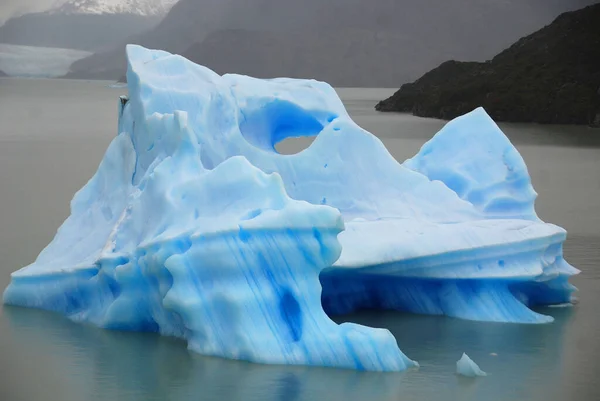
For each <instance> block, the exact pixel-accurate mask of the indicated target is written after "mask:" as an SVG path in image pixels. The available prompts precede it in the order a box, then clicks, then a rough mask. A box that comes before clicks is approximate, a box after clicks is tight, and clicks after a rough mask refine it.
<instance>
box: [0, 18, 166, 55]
mask: <svg viewBox="0 0 600 401" xmlns="http://www.w3.org/2000/svg"><path fill="white" fill-rule="evenodd" d="M159 20H160V19H159V17H146V16H141V15H134V14H102V15H90V14H49V13H31V14H25V15H22V16H20V17H16V18H11V19H9V20H8V21H6V23H5V24H4V25H2V26H0V43H7V44H13V45H23V46H39V47H58V48H65V49H77V50H87V51H99V50H101V49H103V48H106V47H108V46H112V45H114V43H117V42H118V41H120V40H122V39H123V38H126V37H129V36H131V35H134V34H137V33H140V32H143V31H145V30H148V29H151V28H153V27H154V26H156V24H158V22H159Z"/></svg>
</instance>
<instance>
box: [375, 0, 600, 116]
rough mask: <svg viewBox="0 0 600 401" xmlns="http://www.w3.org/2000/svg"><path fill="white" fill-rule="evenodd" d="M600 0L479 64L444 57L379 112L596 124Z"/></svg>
mask: <svg viewBox="0 0 600 401" xmlns="http://www.w3.org/2000/svg"><path fill="white" fill-rule="evenodd" d="M598 49H600V4H595V5H592V6H589V7H586V8H583V9H580V10H577V11H573V12H567V13H564V14H562V15H560V16H559V17H557V18H556V20H554V22H552V23H551V24H550V25H548V26H546V27H544V28H542V29H540V30H539V31H537V32H535V33H533V34H531V35H529V36H526V37H524V38H522V39H520V40H518V41H517V42H516V43H515V44H513V45H512V46H510V47H509V48H508V49H506V50H504V51H503V52H501V53H500V54H498V55H497V56H495V57H494V58H493V59H491V60H489V61H487V62H459V61H447V62H445V63H443V64H441V65H440V66H439V67H437V68H435V69H433V70H431V71H430V72H428V73H426V74H425V75H423V76H422V77H421V78H419V79H417V80H416V81H415V82H413V83H408V84H404V85H402V87H401V88H400V90H398V91H397V92H396V93H395V94H394V95H393V96H391V97H390V98H388V99H386V100H383V101H381V102H379V103H378V104H377V105H376V107H375V108H376V109H377V110H379V111H401V112H412V113H413V114H415V115H417V116H422V117H436V118H442V119H451V118H454V117H456V116H459V115H461V114H464V113H466V112H469V111H471V110H473V109H474V108H476V107H479V106H483V107H484V108H485V109H486V111H487V112H488V113H489V114H490V115H491V116H492V117H493V118H494V119H495V120H497V121H512V122H538V123H553V124H591V125H598V124H600V51H598Z"/></svg>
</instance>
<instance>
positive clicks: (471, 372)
mask: <svg viewBox="0 0 600 401" xmlns="http://www.w3.org/2000/svg"><path fill="white" fill-rule="evenodd" d="M456 374H459V375H461V376H467V377H477V376H487V373H485V372H484V371H483V370H481V369H479V366H477V364H476V363H475V362H473V360H472V359H471V358H469V356H468V355H467V354H465V353H463V354H462V357H461V358H460V359H459V360H458V361H457V362H456Z"/></svg>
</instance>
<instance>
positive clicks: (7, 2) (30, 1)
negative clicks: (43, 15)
mask: <svg viewBox="0 0 600 401" xmlns="http://www.w3.org/2000/svg"><path fill="white" fill-rule="evenodd" d="M55 2H56V0H0V22H3V21H4V20H6V19H8V18H10V17H11V16H12V15H13V14H22V13H24V12H30V11H40V10H44V9H46V8H48V7H50V6H51V5H52V4H54V3H55Z"/></svg>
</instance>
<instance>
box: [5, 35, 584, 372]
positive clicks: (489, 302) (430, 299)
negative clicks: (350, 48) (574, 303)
mask: <svg viewBox="0 0 600 401" xmlns="http://www.w3.org/2000/svg"><path fill="white" fill-rule="evenodd" d="M127 55H128V63H129V65H128V73H127V79H128V89H129V96H128V98H122V99H121V103H120V109H119V132H118V135H117V136H116V138H115V139H114V140H113V141H112V143H111V144H110V146H109V148H108V150H107V151H106V154H105V156H104V158H103V160H102V162H101V164H100V166H99V167H98V171H97V172H96V174H95V175H94V176H93V177H92V179H91V180H90V181H89V182H88V183H87V184H86V185H85V186H84V187H83V188H82V189H81V190H79V191H78V192H77V194H75V196H74V198H73V200H72V202H71V215H70V216H69V218H68V219H67V220H66V221H65V222H64V223H63V225H62V226H61V227H60V228H59V230H58V232H57V234H56V236H55V238H54V239H53V241H52V242H51V243H50V244H49V245H48V246H47V247H46V248H45V249H44V250H43V251H42V252H41V253H40V255H39V256H38V258H37V260H36V261H35V262H34V263H33V264H31V265H29V266H26V267H24V268H22V269H21V270H18V271H16V272H14V273H13V274H12V280H11V283H10V285H9V286H8V287H7V289H6V290H5V292H4V302H5V303H6V304H11V305H18V306H25V307H33V308H41V309H46V310H51V311H55V312H59V313H62V314H64V315H66V316H68V317H69V318H70V319H72V320H75V321H80V322H88V323H92V324H94V325H97V326H99V327H103V328H107V329H117V330H139V331H150V332H157V333H160V334H162V335H169V336H176V337H180V338H183V339H185V340H187V342H188V346H189V348H190V349H192V350H193V351H196V352H199V353H201V354H205V355H214V356H222V357H226V358H233V359H242V360H248V361H252V362H260V363H272V364H305V365H320V366H331V367H341V368H351V369H359V370H371V371H401V370H404V369H406V368H409V367H411V366H418V365H417V363H416V362H414V361H412V360H410V359H409V358H408V357H407V356H405V355H404V354H403V353H402V352H401V351H400V349H399V348H398V345H397V343H396V340H395V339H394V337H393V336H392V334H391V333H390V332H389V331H388V330H385V329H377V328H370V327H365V326H361V325H357V324H352V323H343V324H340V325H338V324H336V323H335V322H333V321H332V320H331V319H330V318H329V317H328V315H327V314H326V312H327V313H329V314H336V313H346V312H350V311H352V310H355V309H357V308H384V309H397V310H403V311H410V312H415V313H426V314H440V315H441V314H445V315H448V316H453V317H457V318H463V319H472V320H482V321H496V322H511V323H547V322H551V321H552V318H551V317H549V316H544V315H541V314H538V313H535V312H533V311H532V310H531V309H530V307H532V306H535V305H549V304H561V303H565V302H569V301H570V299H571V293H572V292H573V290H574V287H572V286H571V285H570V284H569V283H568V278H569V277H570V276H571V275H573V274H576V273H577V270H576V269H575V268H573V267H572V266H570V265H569V264H568V263H567V262H566V261H565V260H564V259H563V256H562V243H563V241H564V240H565V237H566V233H565V231H564V230H563V229H561V228H560V227H557V226H554V225H552V224H547V223H544V222H542V221H541V220H540V219H539V218H538V217H537V215H536V213H535V210H534V201H535V197H536V193H535V191H534V190H533V188H532V186H531V180H530V178H529V174H528V172H527V168H526V166H525V163H524V161H523V159H522V158H521V156H520V155H519V153H518V152H517V150H516V149H515V148H514V147H513V146H512V144H511V143H510V142H509V140H508V139H507V138H506V137H505V136H504V134H503V133H502V132H501V131H500V129H499V128H498V127H497V126H496V124H495V123H494V122H493V121H492V120H491V119H490V118H489V117H488V116H487V114H486V113H485V111H484V110H483V109H477V110H474V111H473V112H471V113H469V114H467V115H464V116H462V117H459V118H457V119H455V120H453V121H451V122H449V123H448V124H447V125H446V126H445V127H444V128H443V129H442V130H441V131H440V132H439V133H438V134H436V135H435V136H434V137H433V138H432V139H431V140H430V141H429V142H428V143H426V144H425V145H424V146H423V147H422V149H421V150H420V152H419V153H418V154H417V155H416V156H415V157H413V158H412V159H410V160H407V161H406V162H404V163H403V164H400V163H398V162H397V161H396V160H394V159H393V157H392V156H391V155H390V154H389V153H388V151H387V150H386V149H385V147H384V146H383V144H382V143H381V141H380V140H379V139H377V138H376V137H375V136H373V135H371V134H370V133H368V132H366V131H364V130H363V129H361V128H360V127H358V126H357V125H356V124H355V123H354V122H353V121H352V120H351V118H350V117H349V115H348V113H347V112H346V110H345V108H344V106H343V104H342V102H341V101H340V99H339V98H338V96H337V94H336V93H335V91H334V90H333V89H332V88H331V87H330V86H329V85H327V84H325V83H322V82H317V81H313V80H297V79H284V78H281V79H273V80H260V79H254V78H250V77H246V76H239V75H224V76H219V75H217V74H216V73H214V72H213V71H211V70H209V69H207V68H205V67H202V66H199V65H196V64H194V63H192V62H190V61H188V60H186V59H185V58H183V57H181V56H177V55H171V54H169V53H166V52H163V51H154V50H148V49H145V48H142V47H139V46H131V45H130V46H128V48H127ZM314 135H317V137H316V139H315V141H314V142H313V143H312V145H311V146H310V147H309V148H307V149H305V150H304V151H302V152H300V153H298V154H295V155H281V154H278V153H277V152H276V151H275V148H274V146H275V145H276V144H277V143H278V142H280V141H282V140H284V139H286V138H289V137H300V136H314Z"/></svg>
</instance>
